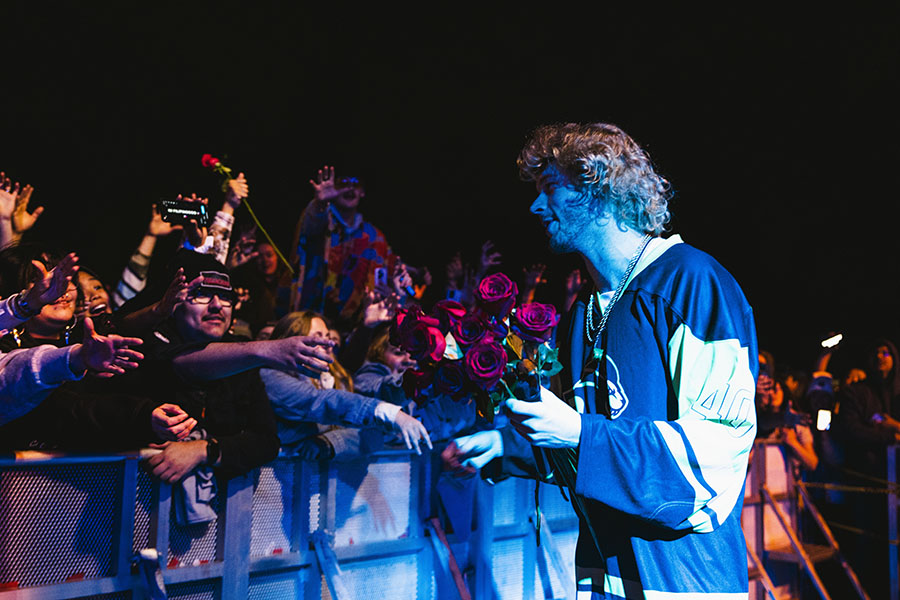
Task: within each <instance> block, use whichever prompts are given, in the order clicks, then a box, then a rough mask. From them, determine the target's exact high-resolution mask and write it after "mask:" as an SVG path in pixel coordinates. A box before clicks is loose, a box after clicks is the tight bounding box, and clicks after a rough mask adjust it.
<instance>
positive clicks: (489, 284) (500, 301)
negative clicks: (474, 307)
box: [475, 273, 519, 320]
mask: <svg viewBox="0 0 900 600" xmlns="http://www.w3.org/2000/svg"><path fill="white" fill-rule="evenodd" d="M518 294H519V287H518V286H517V285H516V284H515V282H513V281H512V280H511V279H510V278H509V277H507V276H506V275H504V274H503V273H494V274H493V275H488V276H487V277H485V278H484V279H482V280H481V283H479V284H478V289H476V290H475V297H476V298H477V299H478V304H479V305H480V306H481V309H482V310H484V312H485V313H487V314H488V315H490V316H492V317H497V318H498V319H501V320H502V319H505V318H506V315H508V314H509V311H511V310H512V308H513V306H515V304H516V296H517V295H518Z"/></svg>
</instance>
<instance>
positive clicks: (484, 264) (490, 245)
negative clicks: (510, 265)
mask: <svg viewBox="0 0 900 600" xmlns="http://www.w3.org/2000/svg"><path fill="white" fill-rule="evenodd" d="M502 258H503V256H502V255H501V254H500V253H499V252H494V242H492V241H491V240H488V241H486V242H485V243H484V244H482V246H481V259H480V260H479V261H478V275H479V277H482V276H484V274H485V273H487V272H488V269H490V268H491V267H496V266H499V265H500V264H501V259H502Z"/></svg>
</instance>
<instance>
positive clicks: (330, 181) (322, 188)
mask: <svg viewBox="0 0 900 600" xmlns="http://www.w3.org/2000/svg"><path fill="white" fill-rule="evenodd" d="M309 184H310V185H311V186H312V187H313V193H314V194H315V199H316V200H317V201H318V202H330V201H331V200H332V198H337V197H338V196H339V195H340V193H341V192H340V191H338V189H337V188H336V187H334V167H329V166H328V165H325V166H324V167H322V168H321V169H319V172H318V173H317V174H316V178H315V179H310V180H309Z"/></svg>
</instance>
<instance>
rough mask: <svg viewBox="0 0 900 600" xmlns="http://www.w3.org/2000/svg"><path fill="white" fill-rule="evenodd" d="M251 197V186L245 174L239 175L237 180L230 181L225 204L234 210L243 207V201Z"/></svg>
mask: <svg viewBox="0 0 900 600" xmlns="http://www.w3.org/2000/svg"><path fill="white" fill-rule="evenodd" d="M249 195H250V186H249V185H248V184H247V178H246V177H244V174H243V173H238V176H237V177H236V178H235V179H229V180H228V190H227V191H226V192H225V202H227V203H228V205H229V206H231V207H232V208H237V207H238V206H240V205H241V200H243V199H244V198H246V197H247V196H249Z"/></svg>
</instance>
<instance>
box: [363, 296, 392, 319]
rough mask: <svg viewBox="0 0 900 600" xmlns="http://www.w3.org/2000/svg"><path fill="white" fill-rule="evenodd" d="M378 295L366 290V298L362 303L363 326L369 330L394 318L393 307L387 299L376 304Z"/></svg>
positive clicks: (382, 299)
mask: <svg viewBox="0 0 900 600" xmlns="http://www.w3.org/2000/svg"><path fill="white" fill-rule="evenodd" d="M378 297H379V296H378V294H376V293H375V292H374V291H372V290H370V289H368V288H366V297H365V300H364V301H363V303H364V305H365V308H364V309H363V326H364V327H368V328H369V329H371V328H373V327H377V326H378V325H380V324H382V323H386V322H388V321H390V320H391V319H393V318H394V307H393V305H392V304H391V303H390V302H389V301H388V299H387V298H381V300H378V301H377V302H376V299H377V298H378Z"/></svg>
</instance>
